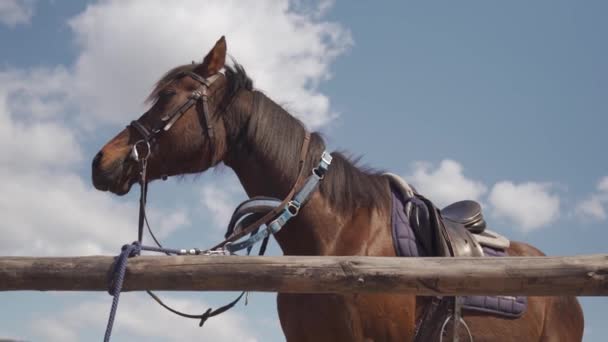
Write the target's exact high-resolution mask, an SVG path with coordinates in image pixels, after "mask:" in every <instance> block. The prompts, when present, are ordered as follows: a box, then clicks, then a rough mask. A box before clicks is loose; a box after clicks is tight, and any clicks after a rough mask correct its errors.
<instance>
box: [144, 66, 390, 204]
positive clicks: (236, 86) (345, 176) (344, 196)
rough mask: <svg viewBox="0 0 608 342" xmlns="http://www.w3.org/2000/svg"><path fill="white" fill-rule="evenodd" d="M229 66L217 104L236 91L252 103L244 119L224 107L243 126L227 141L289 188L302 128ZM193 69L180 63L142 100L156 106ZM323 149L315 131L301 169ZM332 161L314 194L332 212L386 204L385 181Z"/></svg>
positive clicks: (341, 159) (343, 160)
mask: <svg viewBox="0 0 608 342" xmlns="http://www.w3.org/2000/svg"><path fill="white" fill-rule="evenodd" d="M233 64H234V66H229V65H226V66H225V75H226V80H227V83H226V90H225V91H224V98H223V99H222V100H221V102H220V105H222V104H224V105H225V106H226V108H228V106H229V104H230V103H231V101H232V100H233V99H234V97H235V95H236V94H238V93H239V91H241V90H247V91H253V101H252V102H251V103H248V104H245V106H247V107H249V108H248V109H249V110H247V111H246V112H248V113H251V114H250V115H247V117H246V118H245V117H244V115H245V114H244V111H243V110H242V109H241V110H239V109H236V108H233V107H240V106H230V108H229V110H230V112H231V115H230V116H232V117H231V118H228V117H227V118H225V119H226V120H235V121H237V122H240V125H241V126H243V127H241V129H240V130H239V132H233V134H234V135H236V137H232V138H233V141H232V142H233V143H235V144H238V150H239V151H241V152H244V153H254V154H255V155H256V156H259V157H260V158H266V160H262V161H261V162H267V163H272V164H273V165H275V166H277V167H278V168H279V170H281V171H282V177H283V178H284V179H281V181H284V182H287V183H289V184H291V182H293V181H295V177H296V175H297V172H298V163H297V158H298V156H299V154H300V149H301V144H302V141H303V139H304V132H305V131H304V127H305V126H304V124H303V123H302V122H301V121H300V120H298V119H297V118H295V117H293V116H292V115H290V114H289V113H288V112H287V111H286V110H285V109H283V108H282V107H281V106H280V105H278V104H276V103H275V102H274V101H272V100H271V99H270V98H268V97H267V96H266V95H264V94H263V93H262V92H260V91H258V90H254V88H253V81H252V80H251V78H249V76H248V75H247V73H246V72H245V69H244V68H243V67H242V66H241V65H240V64H238V63H237V62H236V61H234V60H233ZM198 65H199V64H185V65H181V66H178V67H176V68H174V69H172V70H170V71H169V72H167V73H166V74H165V75H164V76H163V77H162V78H161V79H160V80H159V81H158V82H157V83H156V86H155V87H154V89H153V90H152V92H151V93H150V95H149V96H148V100H147V101H156V100H157V99H158V97H159V95H160V92H161V91H162V89H163V88H164V87H165V86H167V85H168V84H169V83H171V82H172V81H173V80H175V79H177V78H180V77H183V76H184V75H185V74H186V73H188V72H191V71H193V70H194V69H195V68H196V67H197V66H198ZM220 112H221V111H220ZM324 149H325V142H324V140H323V137H322V136H321V135H320V134H319V133H318V132H314V133H312V134H311V142H310V148H309V153H308V160H307V161H306V165H305V168H307V169H312V168H313V167H315V166H316V164H317V163H318V162H319V158H320V156H321V153H322V152H323V150H324ZM332 157H333V161H332V164H331V167H330V169H329V172H328V174H327V177H326V179H325V180H323V181H322V182H321V185H320V191H321V193H322V194H323V196H324V197H326V198H328V199H329V201H330V203H331V205H332V207H333V208H335V209H336V210H338V211H340V212H341V213H346V214H347V213H352V212H353V211H354V210H355V209H357V208H367V209H373V208H377V207H380V206H382V205H383V204H384V203H387V201H386V189H387V180H386V178H385V177H383V176H382V174H381V172H380V171H377V170H374V169H371V168H368V167H362V166H359V165H358V162H359V158H354V159H353V158H349V157H347V156H346V155H345V153H343V152H340V151H338V152H332Z"/></svg>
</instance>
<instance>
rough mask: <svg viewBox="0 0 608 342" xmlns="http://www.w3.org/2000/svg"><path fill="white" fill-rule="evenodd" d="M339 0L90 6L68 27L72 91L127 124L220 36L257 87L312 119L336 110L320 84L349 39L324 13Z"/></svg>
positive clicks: (317, 121) (92, 109) (100, 113)
mask: <svg viewBox="0 0 608 342" xmlns="http://www.w3.org/2000/svg"><path fill="white" fill-rule="evenodd" d="M331 3H332V2H328V1H321V2H319V3H314V4H315V5H313V6H310V4H309V5H307V6H301V5H296V4H297V2H296V3H291V6H290V2H289V1H288V0H263V1H225V0H212V1H203V2H201V1H198V0H185V1H180V2H167V1H122V0H121V1H118V0H110V1H103V2H100V3H96V4H94V5H90V6H89V7H88V8H87V10H86V11H84V12H83V13H81V14H80V15H78V16H77V17H75V18H73V19H72V20H71V21H70V26H71V28H72V30H73V32H74V34H75V36H76V41H77V45H78V47H79V49H80V54H79V56H78V59H77V61H76V64H75V66H74V68H73V77H74V82H73V83H74V85H75V86H74V87H73V90H72V95H73V96H74V98H75V99H76V101H77V102H78V103H79V104H84V106H81V108H82V110H83V113H84V115H87V116H92V117H95V118H96V119H98V120H99V121H102V122H110V123H124V122H126V121H128V120H129V119H131V118H134V117H135V116H136V115H137V114H136V113H140V112H142V110H143V108H142V105H141V104H142V101H143V99H144V98H145V96H146V95H147V92H149V90H150V89H151V86H152V85H153V83H154V82H155V81H156V80H157V79H158V78H160V76H161V75H162V74H163V73H164V72H166V71H167V70H169V69H170V68H172V67H174V66H176V65H180V64H185V63H189V62H190V61H192V60H195V61H201V60H202V58H203V57H204V55H205V54H206V53H207V52H208V50H209V49H210V48H211V47H212V46H213V43H215V41H216V40H217V39H218V38H219V37H220V36H222V35H225V36H226V38H227V42H228V52H229V53H230V54H231V55H232V56H235V57H236V58H237V59H238V61H239V62H240V63H241V64H243V65H244V66H245V68H246V69H247V71H248V72H249V74H250V75H251V76H252V78H253V79H254V81H255V84H256V85H257V87H258V88H260V89H262V90H264V91H265V92H267V93H268V94H269V95H270V96H271V97H272V98H273V99H275V100H276V101H278V102H279V103H282V104H286V105H287V106H288V108H289V109H291V110H293V113H292V114H294V115H296V116H298V117H299V118H301V119H302V120H303V121H304V122H305V123H307V124H308V125H309V126H311V127H312V128H318V127H319V126H321V125H324V124H326V123H327V122H329V121H330V120H331V119H332V118H334V117H335V116H336V113H334V112H333V111H332V110H331V109H330V105H329V98H328V97H327V96H326V95H324V94H323V93H321V91H320V90H319V89H318V85H319V83H320V82H322V81H324V80H326V79H327V78H329V77H330V75H331V73H330V70H329V67H330V65H331V63H332V62H333V61H334V59H335V58H336V57H337V56H339V55H340V54H342V53H343V52H344V51H345V50H347V49H348V48H349V47H350V46H351V44H352V39H351V36H350V33H349V32H348V31H347V30H346V29H344V28H343V27H341V26H340V25H338V24H336V23H332V22H328V21H324V20H322V15H323V14H324V13H325V11H326V10H327V8H328V7H329V6H330V5H331Z"/></svg>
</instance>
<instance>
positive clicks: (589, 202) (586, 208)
mask: <svg viewBox="0 0 608 342" xmlns="http://www.w3.org/2000/svg"><path fill="white" fill-rule="evenodd" d="M604 202H605V200H602V198H601V197H598V196H596V195H592V196H591V197H589V198H588V199H586V200H583V201H581V202H580V203H579V204H578V205H577V206H576V214H577V215H578V216H579V217H582V218H591V219H594V220H598V221H603V220H605V219H606V218H607V217H608V216H606V209H604Z"/></svg>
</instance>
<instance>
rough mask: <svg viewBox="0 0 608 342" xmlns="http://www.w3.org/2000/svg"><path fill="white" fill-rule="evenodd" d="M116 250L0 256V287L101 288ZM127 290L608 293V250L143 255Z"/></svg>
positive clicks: (133, 262)
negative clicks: (567, 253) (472, 254)
mask: <svg viewBox="0 0 608 342" xmlns="http://www.w3.org/2000/svg"><path fill="white" fill-rule="evenodd" d="M113 262H114V257H110V256H90V257H65V258H33V257H0V291H13V290H38V291H105V290H107V286H108V280H109V275H110V271H111V269H112V264H113ZM124 290H125V291H140V290H173V291H240V290H248V291H269V292H290V293H353V292H392V293H403V294H416V295H439V294H441V295H538V296H554V295H577V296H606V295H608V254H600V255H584V256H571V257H504V258H388V257H327V256H325V257H311V256H306V257H300V256H281V257H240V256H176V257H168V256H140V257H136V258H132V259H130V260H129V264H128V268H127V273H126V280H125V285H124Z"/></svg>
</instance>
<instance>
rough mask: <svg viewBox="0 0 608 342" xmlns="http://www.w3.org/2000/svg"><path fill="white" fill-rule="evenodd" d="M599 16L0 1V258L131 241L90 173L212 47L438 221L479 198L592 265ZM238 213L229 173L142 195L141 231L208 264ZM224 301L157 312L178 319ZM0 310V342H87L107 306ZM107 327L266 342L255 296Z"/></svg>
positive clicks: (517, 231)
mask: <svg viewBox="0 0 608 342" xmlns="http://www.w3.org/2000/svg"><path fill="white" fill-rule="evenodd" d="M607 10H608V5H607V4H606V3H605V2H602V1H586V2H584V3H580V2H574V1H536V2H528V1H509V2H502V3H497V2H482V1H468V2H458V3H456V2H443V3H437V2H424V3H414V2H397V1H391V2H383V3H382V5H378V4H377V3H375V2H345V1H344V2H338V3H334V2H332V1H319V2H309V1H296V2H291V3H289V2H287V1H281V0H277V1H272V0H268V1H258V2H245V1H243V2H238V1H235V2H224V1H208V2H205V3H204V4H201V3H200V2H199V1H177V2H175V3H171V4H169V3H168V2H156V1H147V2H146V1H127V2H119V1H101V2H99V3H98V2H96V1H88V2H72V1H70V2H68V1H62V2H59V1H34V0H32V1H5V2H3V4H2V5H0V41H2V53H1V54H0V146H2V148H1V149H0V165H1V167H0V174H1V175H2V176H3V178H4V179H5V182H3V183H4V184H2V185H0V192H2V193H3V194H5V196H4V197H5V198H4V200H0V215H2V217H3V218H4V223H3V224H2V225H0V232H1V233H2V235H3V239H2V241H0V247H2V250H3V251H4V252H3V254H11V255H78V254H98V253H104V254H112V253H114V252H115V251H118V249H119V247H120V246H121V245H122V244H123V243H126V242H128V241H131V240H133V239H134V238H135V236H136V227H135V221H136V216H137V212H136V196H135V193H133V194H130V195H128V196H126V197H124V198H115V197H113V196H111V195H109V194H105V193H99V192H97V191H95V190H94V189H93V188H92V185H91V184H90V181H89V173H90V169H89V167H90V166H89V165H90V159H91V158H92V156H93V155H94V153H95V152H96V151H97V150H98V149H99V147H100V146H101V145H102V144H103V143H104V142H105V141H107V140H108V139H109V138H110V137H111V136H113V134H115V133H116V132H117V131H118V130H120V129H121V128H122V127H123V125H124V124H126V123H128V122H129V121H130V120H132V119H133V118H135V117H137V116H138V115H139V113H141V111H142V110H143V109H144V106H143V105H142V102H143V99H144V97H145V95H146V92H147V91H149V89H150V87H151V86H152V83H153V82H154V81H155V80H156V79H157V78H158V77H159V76H160V75H161V74H162V73H163V72H164V71H166V70H167V69H169V68H170V67H172V66H174V65H177V64H183V63H187V62H189V61H191V60H200V59H201V58H202V56H203V54H204V53H205V52H206V51H207V50H208V49H209V48H210V47H211V44H212V43H213V42H214V41H215V40H216V39H217V38H218V37H219V36H220V35H222V34H225V35H226V37H227V40H228V46H229V47H228V49H229V52H230V53H231V54H232V55H233V56H234V57H235V58H237V59H238V60H239V62H241V63H242V64H243V65H244V66H245V68H246V69H247V70H248V71H249V72H250V74H251V75H252V76H253V78H254V81H255V84H256V85H257V86H258V87H259V88H261V89H263V90H264V91H265V92H266V93H267V94H268V95H269V96H270V97H271V98H274V99H276V100H277V101H279V102H280V103H284V104H285V105H286V107H287V108H288V109H289V110H290V111H291V112H292V113H294V114H295V115H297V116H298V117H300V118H301V119H303V120H304V121H305V122H306V123H307V124H308V125H309V126H310V127H311V128H313V129H319V130H321V131H322V132H323V133H324V134H325V136H326V138H327V140H328V144H329V145H330V147H332V148H336V149H345V150H348V151H350V152H352V153H353V154H354V155H361V156H363V161H364V162H365V163H366V164H368V165H371V166H374V167H378V168H382V169H386V170H390V171H392V172H395V173H399V174H401V175H403V176H404V177H405V178H406V180H408V181H410V182H411V183H413V184H414V185H416V186H417V188H418V189H419V190H420V191H421V192H422V193H424V194H427V195H428V196H429V197H430V198H431V199H432V200H434V201H436V202H437V203H440V204H446V203H448V202H450V201H452V200H457V199H461V198H465V197H468V198H474V199H477V200H479V201H481V202H482V203H483V205H484V210H486V216H487V220H488V221H489V224H490V225H491V227H492V228H493V229H494V230H497V231H499V232H501V233H503V234H504V235H507V236H509V237H510V238H512V239H514V240H523V241H527V242H530V243H532V244H533V245H535V246H537V247H539V248H540V249H542V250H543V251H545V252H546V253H547V254H550V255H573V254H588V253H605V252H606V247H605V243H604V240H605V239H606V238H608V231H607V230H606V227H607V226H608V220H607V214H606V213H607V211H608V178H606V177H608V161H607V159H606V158H605V152H604V145H605V141H606V127H607V126H608V101H607V100H606V94H607V93H608V64H607V63H606V62H605V61H606V60H608V58H607V57H608V56H607V55H608V47H607V46H606V44H605V43H604V41H605V36H606V33H608V23H607V22H606V20H605V13H606V12H607ZM159 19H162V20H159ZM152 23H154V24H152ZM243 199H244V194H243V192H242V190H240V187H239V186H238V184H237V183H236V181H235V177H234V176H233V175H232V173H231V171H230V170H228V169H226V168H219V170H217V171H216V172H208V173H207V174H205V175H203V176H200V177H196V178H187V179H185V180H181V181H176V180H169V181H168V182H164V183H158V184H157V183H154V184H153V185H152V186H151V195H150V206H151V209H150V210H151V212H152V213H153V214H152V215H153V216H152V220H153V221H154V223H153V225H154V226H155V227H156V229H157V230H159V232H160V235H161V236H162V237H163V239H164V240H165V241H167V244H169V245H172V246H180V247H181V246H184V245H186V246H187V247H190V245H191V244H193V243H194V245H195V246H197V247H198V246H200V247H203V246H208V245H210V244H212V242H214V241H217V240H219V239H220V237H221V235H222V227H223V226H224V225H225V224H226V222H227V219H228V216H229V215H230V211H231V209H232V208H233V207H234V205H236V204H237V203H238V202H239V201H241V200H243ZM271 253H272V254H279V253H280V252H279V251H278V249H277V248H276V246H274V245H273V246H272V248H271ZM230 296H232V294H191V293H185V294H177V293H176V294H169V298H170V300H173V301H175V302H176V303H177V304H178V305H180V306H182V307H183V308H186V309H189V310H190V311H201V310H202V307H203V306H205V305H206V304H213V305H218V304H221V303H222V300H224V299H226V298H230ZM581 301H582V303H583V305H584V310H585V319H586V334H585V341H601V340H602V339H601V337H602V336H606V334H607V333H608V327H606V325H605V324H603V321H604V319H603V318H604V317H603V316H604V315H605V314H606V310H607V309H606V308H608V300H607V299H606V298H581ZM0 303H2V304H3V305H2V306H3V307H10V308H12V309H11V311H7V310H3V311H2V312H0V322H2V323H0V338H1V337H11V338H19V339H27V340H32V341H36V340H45V341H59V340H61V341H68V340H94V339H98V338H99V336H101V334H102V333H103V329H104V326H105V316H106V314H107V310H108V309H109V304H110V298H109V297H108V296H107V295H105V294H98V293H69V294H68V293H30V292H27V293H26V292H23V293H20V292H17V293H2V294H0ZM119 310H120V313H119V317H118V321H117V322H118V325H117V328H116V340H132V339H136V340H141V339H146V340H154V339H153V338H152V337H150V334H154V335H156V336H158V338H157V339H156V340H158V341H164V340H171V338H172V337H171V335H170V334H168V333H167V332H171V331H176V330H177V331H180V332H179V334H181V335H178V336H175V337H174V338H176V339H177V338H179V339H183V338H189V337H202V338H206V339H212V338H213V339H216V340H220V341H223V340H226V341H227V340H235V339H238V340H251V341H253V340H257V341H281V340H283V338H282V335H281V333H280V328H279V326H278V323H277V317H276V313H275V303H274V296H273V295H271V294H253V295H252V296H251V298H250V303H249V305H248V306H247V307H243V306H239V307H238V308H237V309H235V310H234V311H233V312H232V313H230V314H227V315H226V316H225V317H223V318H221V319H218V320H216V321H214V322H210V323H211V324H209V326H208V327H206V328H205V329H202V330H199V329H198V328H197V327H196V324H195V323H194V322H189V321H186V322H184V321H182V320H178V319H175V318H173V317H171V316H169V314H165V313H164V312H163V311H161V310H160V309H158V308H156V307H154V306H153V304H152V303H151V302H150V301H149V300H147V298H145V297H144V296H143V295H141V294H127V295H125V296H124V298H122V302H121V307H120V309H119ZM121 315H122V316H121ZM230 326H232V327H234V326H239V327H240V328H239V329H238V331H237V330H235V329H234V328H230V329H228V328H227V327H230Z"/></svg>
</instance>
